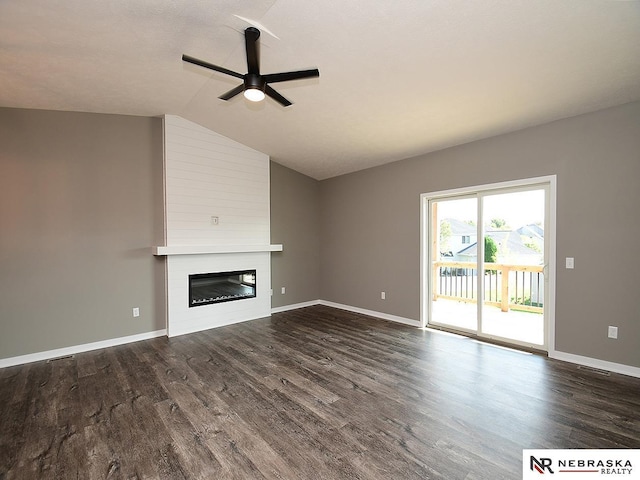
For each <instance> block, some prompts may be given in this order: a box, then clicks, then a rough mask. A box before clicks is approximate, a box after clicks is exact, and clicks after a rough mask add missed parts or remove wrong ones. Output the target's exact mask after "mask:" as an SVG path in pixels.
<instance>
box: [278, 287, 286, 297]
mask: <svg viewBox="0 0 640 480" xmlns="http://www.w3.org/2000/svg"><path fill="white" fill-rule="evenodd" d="M280 293H282V295H284V294H285V293H287V289H286V288H285V287H282V290H281V291H280Z"/></svg>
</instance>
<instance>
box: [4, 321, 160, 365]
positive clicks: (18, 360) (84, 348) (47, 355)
mask: <svg viewBox="0 0 640 480" xmlns="http://www.w3.org/2000/svg"><path fill="white" fill-rule="evenodd" d="M166 334H167V330H166V329H163V330H156V331H155V332H145V333H139V334H137V335H129V336H127V337H119V338H111V339H109V340H102V341H99V342H92V343H85V344H83V345H74V346H71V347H64V348H56V349H55V350H47V351H45V352H36V353H30V354H28V355H20V356H18V357H10V358H0V368H5V367H12V366H14V365H22V364H24V363H31V362H40V361H42V360H50V359H52V358H60V357H66V356H69V355H75V354H76V353H83V352H89V351H91V350H100V349H101V348H108V347H115V346H117V345H124V344H125V343H133V342H139V341H140V340H149V339H151V338H156V337H162V336H165V335H166Z"/></svg>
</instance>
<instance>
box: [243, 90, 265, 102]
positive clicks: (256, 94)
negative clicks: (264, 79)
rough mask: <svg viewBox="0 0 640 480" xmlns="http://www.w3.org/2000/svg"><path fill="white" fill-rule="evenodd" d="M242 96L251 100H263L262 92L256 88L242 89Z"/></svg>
mask: <svg viewBox="0 0 640 480" xmlns="http://www.w3.org/2000/svg"><path fill="white" fill-rule="evenodd" d="M244 98H246V99H247V100H249V101H251V102H261V101H262V100H264V92H263V91H262V90H260V89H258V88H247V89H246V90H245V91H244Z"/></svg>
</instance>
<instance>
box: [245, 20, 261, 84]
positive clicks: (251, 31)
mask: <svg viewBox="0 0 640 480" xmlns="http://www.w3.org/2000/svg"><path fill="white" fill-rule="evenodd" d="M258 38H260V30H258V29H257V28H255V27H249V28H247V29H246V30H245V31H244V43H245V47H246V50H247V70H248V73H253V74H256V75H260V61H259V59H258Z"/></svg>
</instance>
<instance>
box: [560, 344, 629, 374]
mask: <svg viewBox="0 0 640 480" xmlns="http://www.w3.org/2000/svg"><path fill="white" fill-rule="evenodd" d="M549 358H554V359H556V360H562V361H563V362H569V363H575V364H578V365H584V366H585V367H592V368H597V369H599V370H607V371H609V372H615V373H621V374H622V375H629V376H630V377H637V378H640V368H638V367H632V366H630V365H624V364H622V363H614V362H607V361H606V360H598V359H597V358H591V357H583V356H582V355H574V354H573V353H565V352H559V351H557V350H555V351H553V352H549Z"/></svg>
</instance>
